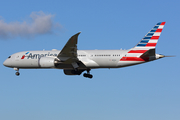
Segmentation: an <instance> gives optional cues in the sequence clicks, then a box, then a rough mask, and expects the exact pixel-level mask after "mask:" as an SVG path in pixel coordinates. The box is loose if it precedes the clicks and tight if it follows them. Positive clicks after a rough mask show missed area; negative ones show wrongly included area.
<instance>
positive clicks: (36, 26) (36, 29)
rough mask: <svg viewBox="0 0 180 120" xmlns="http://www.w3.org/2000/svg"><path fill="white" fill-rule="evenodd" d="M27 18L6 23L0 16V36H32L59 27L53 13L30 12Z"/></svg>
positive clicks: (50, 31)
mask: <svg viewBox="0 0 180 120" xmlns="http://www.w3.org/2000/svg"><path fill="white" fill-rule="evenodd" d="M29 17H30V22H28V21H29V20H26V21H23V22H11V23H6V22H5V21H4V20H3V19H2V17H0V38H1V39H2V38H3V39H9V38H14V37H33V36H36V35H41V34H47V33H52V32H53V30H54V29H56V28H58V29H59V28H61V25H60V24H59V23H54V22H53V20H52V18H53V17H54V15H52V14H45V13H44V12H42V11H40V12H32V13H31V14H30V16H29Z"/></svg>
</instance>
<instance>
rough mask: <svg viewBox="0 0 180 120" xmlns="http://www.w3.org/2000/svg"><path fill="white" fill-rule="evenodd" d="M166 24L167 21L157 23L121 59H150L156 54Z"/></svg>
mask: <svg viewBox="0 0 180 120" xmlns="http://www.w3.org/2000/svg"><path fill="white" fill-rule="evenodd" d="M164 25H165V22H159V23H157V24H156V25H155V26H154V27H153V28H152V29H151V30H150V31H149V32H148V33H147V34H146V35H145V36H144V38H143V39H141V41H140V42H139V43H138V44H137V45H136V46H135V47H133V48H131V49H130V50H129V51H128V53H127V54H126V56H124V57H123V58H122V59H121V61H149V60H150V59H149V57H150V56H155V47H156V44H157V42H158V39H159V37H160V34H161V32H162V29H163V27H164Z"/></svg>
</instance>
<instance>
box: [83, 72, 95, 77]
mask: <svg viewBox="0 0 180 120" xmlns="http://www.w3.org/2000/svg"><path fill="white" fill-rule="evenodd" d="M83 76H84V77H86V78H93V75H91V74H87V73H84V74H83Z"/></svg>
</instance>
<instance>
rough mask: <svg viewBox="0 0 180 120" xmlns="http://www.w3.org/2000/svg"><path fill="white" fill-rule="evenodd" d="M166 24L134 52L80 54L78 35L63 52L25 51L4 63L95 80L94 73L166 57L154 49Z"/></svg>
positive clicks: (160, 23) (85, 52)
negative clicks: (57, 70)
mask: <svg viewBox="0 0 180 120" xmlns="http://www.w3.org/2000/svg"><path fill="white" fill-rule="evenodd" d="M164 25H165V22H159V23H157V24H156V25H155V26H154V27H153V28H152V29H151V30H150V31H149V32H148V33H147V34H146V35H145V36H144V37H143V39H142V40H141V41H140V42H139V43H138V44H137V45H136V46H135V47H133V48H131V49H129V50H77V40H78V35H79V34H80V32H79V33H77V34H75V35H73V36H72V37H71V38H70V39H69V41H68V42H67V43H66V45H65V46H64V47H63V49H62V50H55V49H53V50H50V51H45V50H43V51H24V52H18V53H15V54H13V55H11V56H9V57H8V58H7V59H6V60H5V61H4V63H3V65H4V66H6V67H11V68H14V70H16V71H17V72H16V75H17V76H19V75H20V73H19V69H32V68H33V69H38V68H40V69H41V68H56V69H63V70H64V74H66V75H80V74H81V73H82V72H84V71H87V73H84V77H87V78H92V77H93V76H92V75H91V74H90V70H91V69H97V68H121V67H127V66H131V65H136V64H141V63H145V62H149V61H153V60H157V59H159V58H163V57H165V56H164V55H160V54H156V53H155V47H156V44H157V42H158V39H159V37H160V34H161V32H162V29H163V27H164Z"/></svg>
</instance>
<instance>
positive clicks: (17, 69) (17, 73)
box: [14, 68, 20, 76]
mask: <svg viewBox="0 0 180 120" xmlns="http://www.w3.org/2000/svg"><path fill="white" fill-rule="evenodd" d="M14 70H16V71H17V72H16V73H15V74H16V75H17V76H19V75H20V73H19V68H14Z"/></svg>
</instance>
